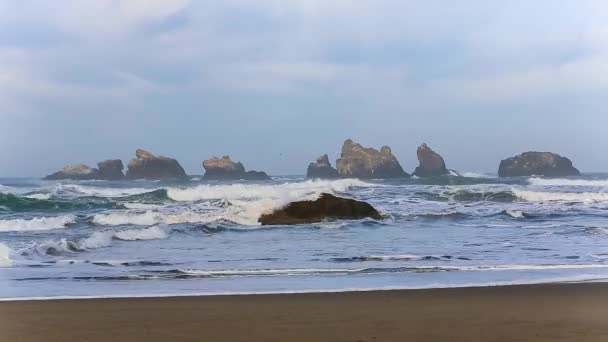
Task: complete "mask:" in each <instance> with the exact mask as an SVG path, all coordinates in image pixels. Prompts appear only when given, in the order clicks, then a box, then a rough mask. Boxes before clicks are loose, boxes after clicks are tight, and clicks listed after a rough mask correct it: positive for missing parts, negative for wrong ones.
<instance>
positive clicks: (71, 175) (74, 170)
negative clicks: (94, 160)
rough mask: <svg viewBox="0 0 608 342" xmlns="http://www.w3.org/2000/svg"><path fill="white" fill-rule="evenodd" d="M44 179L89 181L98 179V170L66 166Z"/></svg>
mask: <svg viewBox="0 0 608 342" xmlns="http://www.w3.org/2000/svg"><path fill="white" fill-rule="evenodd" d="M44 179H48V180H59V179H74V180H90V179H99V170H97V169H95V168H92V167H89V166H87V165H84V164H78V165H68V166H66V167H64V168H63V169H61V170H60V171H57V172H55V173H53V174H50V175H48V176H46V177H44Z"/></svg>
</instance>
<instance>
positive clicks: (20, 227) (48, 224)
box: [0, 215, 76, 232]
mask: <svg viewBox="0 0 608 342" xmlns="http://www.w3.org/2000/svg"><path fill="white" fill-rule="evenodd" d="M74 222H76V216H74V215H65V216H57V217H37V218H33V219H29V220H26V219H14V220H0V232H22V231H39V230H53V229H62V228H65V227H66V226H67V225H68V224H71V223H74Z"/></svg>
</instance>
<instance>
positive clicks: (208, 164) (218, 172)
mask: <svg viewBox="0 0 608 342" xmlns="http://www.w3.org/2000/svg"><path fill="white" fill-rule="evenodd" d="M203 168H204V169H205V174H204V175H203V178H204V179H213V180H240V179H243V180H268V179H270V177H269V176H268V175H267V174H266V173H265V172H262V171H253V170H252V171H245V167H244V166H243V163H241V162H233V161H232V160H231V159H230V157H229V156H223V157H222V158H217V157H213V158H211V159H207V160H205V161H204V162H203Z"/></svg>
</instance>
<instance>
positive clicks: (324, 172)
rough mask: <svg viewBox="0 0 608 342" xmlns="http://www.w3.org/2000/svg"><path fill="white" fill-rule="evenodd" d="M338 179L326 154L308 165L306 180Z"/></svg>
mask: <svg viewBox="0 0 608 342" xmlns="http://www.w3.org/2000/svg"><path fill="white" fill-rule="evenodd" d="M338 177H339V175H338V170H336V169H334V168H333V167H332V166H331V163H330V162H329V157H328V156H327V154H324V155H322V156H320V157H319V158H317V160H316V161H314V162H312V163H310V164H308V170H307V171H306V178H325V179H333V178H338Z"/></svg>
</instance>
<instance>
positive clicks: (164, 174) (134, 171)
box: [45, 149, 270, 180]
mask: <svg viewBox="0 0 608 342" xmlns="http://www.w3.org/2000/svg"><path fill="white" fill-rule="evenodd" d="M203 167H204V169H205V175H204V178H205V179H218V180H237V179H246V180H267V179H270V177H268V175H267V174H266V173H265V172H261V171H247V172H246V171H245V168H244V167H243V164H242V163H240V162H239V163H235V162H233V161H232V160H230V157H228V156H224V157H223V158H215V157H214V158H211V159H208V160H205V161H204V162H203ZM123 169H124V165H123V163H122V161H121V160H120V159H111V160H106V161H102V162H99V163H98V164H97V168H92V167H89V166H87V165H84V164H78V165H68V166H66V167H64V168H63V169H61V170H60V171H57V172H55V173H53V174H50V175H48V176H46V177H45V179H48V180H60V179H73V180H123V179H149V180H158V179H179V178H185V177H186V171H185V170H184V168H183V167H182V166H181V165H180V164H179V162H178V161H177V160H175V159H173V158H169V157H165V156H158V155H155V154H153V153H151V152H148V151H145V150H142V149H138V150H137V151H135V158H133V159H131V160H130V161H129V163H128V164H127V172H126V173H123Z"/></svg>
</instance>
